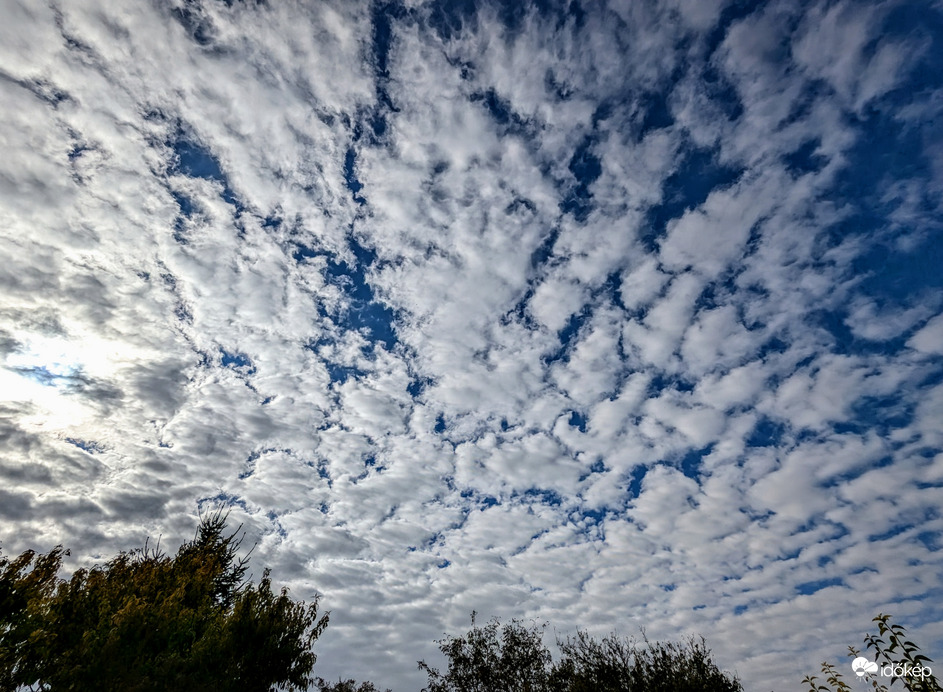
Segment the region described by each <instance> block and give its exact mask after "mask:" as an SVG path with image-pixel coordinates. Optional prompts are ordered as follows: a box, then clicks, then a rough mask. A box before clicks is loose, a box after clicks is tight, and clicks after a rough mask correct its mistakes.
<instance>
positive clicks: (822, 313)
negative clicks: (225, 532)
mask: <svg viewBox="0 0 943 692" xmlns="http://www.w3.org/2000/svg"><path fill="white" fill-rule="evenodd" d="M3 16H4V20H3V21H2V22H0V56H2V57H0V94H2V97H0V103H2V104H3V105H2V106H0V128H2V130H0V132H2V141H3V142H4V156H3V158H2V161H0V213H2V221H3V222H2V224H0V257H2V262H0V286H2V290H0V392H2V400H0V443H2V446H0V478H2V482H0V516H2V518H3V527H4V529H3V535H2V536H0V539H2V546H3V550H4V551H5V552H6V553H8V554H9V553H15V552H17V551H20V550H23V549H26V548H28V547H29V548H39V549H48V548H51V547H52V546H54V545H55V544H57V543H63V544H65V545H67V546H69V547H71V548H72V549H73V554H72V560H73V565H78V564H90V563H93V562H94V561H95V560H99V559H102V558H103V557H107V556H109V555H111V554H113V553H114V552H115V551H116V550H117V549H119V548H131V547H135V546H140V545H142V544H143V541H144V539H145V537H147V536H152V537H154V536H157V535H163V537H164V538H163V539H162V541H163V542H164V544H166V545H172V544H174V543H175V542H179V541H180V540H183V539H184V538H185V537H187V536H188V535H189V534H190V533H191V532H192V528H193V525H194V522H195V521H196V516H197V514H198V512H199V511H200V510H206V509H208V508H210V507H213V506H217V505H220V504H224V505H227V506H229V507H231V508H232V517H233V520H234V521H235V522H244V525H245V527H246V529H247V531H248V533H249V540H250V542H257V543H258V545H257V548H256V550H255V552H254V557H253V560H254V563H253V564H255V565H256V566H257V568H258V569H261V566H262V565H264V564H267V565H270V566H271V567H272V568H273V569H274V574H275V576H276V578H278V579H280V580H281V581H282V582H283V583H285V584H288V585H289V586H290V587H291V589H292V593H294V594H295V595H297V596H299V597H310V596H312V595H313V594H315V593H321V594H322V596H323V604H324V606H325V607H327V608H328V609H330V610H331V611H332V616H331V626H330V627H329V629H328V630H327V633H326V634H325V636H324V637H323V638H322V640H321V642H320V644H319V651H320V654H321V658H320V660H319V663H318V668H319V669H320V671H321V674H323V675H325V676H328V677H333V676H337V675H343V676H345V677H347V676H351V677H357V678H359V679H373V680H375V681H376V682H378V683H382V684H384V685H389V686H391V687H394V689H395V690H396V691H397V692H399V691H400V690H407V689H418V687H419V686H420V685H421V682H422V678H421V676H420V675H419V673H418V671H417V670H416V669H415V661H416V660H417V659H418V658H427V659H429V660H430V661H432V660H435V645H434V643H433V640H434V639H436V638H438V637H440V636H441V635H442V633H443V632H458V631H460V630H461V629H463V628H464V627H466V626H467V624H468V615H469V613H470V612H471V611H472V610H477V611H478V612H479V613H480V614H481V615H482V616H483V617H489V616H491V615H496V616H500V617H502V618H509V617H523V618H533V619H536V620H538V621H541V622H549V623H551V624H552V626H553V627H554V628H555V629H556V632H557V633H559V634H567V633H571V632H573V631H574V629H575V628H576V627H584V628H587V629H589V630H590V632H591V633H593V634H597V635H600V634H605V633H607V632H609V631H611V630H612V629H617V630H619V631H621V632H623V633H625V634H628V635H631V634H636V633H637V632H638V628H639V627H644V628H645V629H646V632H647V633H648V635H649V636H650V637H652V638H679V637H682V636H684V635H687V634H691V633H699V634H703V635H704V636H705V637H706V638H707V639H708V642H709V643H710V645H711V646H712V647H713V649H714V652H715V655H716V657H717V659H718V661H719V662H720V663H721V664H722V665H723V666H724V667H726V668H728V669H731V670H736V671H737V673H738V674H739V675H740V676H741V677H742V679H743V680H744V682H745V683H746V685H747V686H748V687H750V688H755V689H761V688H762V689H795V688H796V687H797V686H798V685H799V682H800V680H801V678H802V677H803V676H804V675H805V674H807V673H810V672H813V671H814V670H815V669H816V667H817V665H818V663H819V662H821V661H822V660H824V659H830V660H832V661H836V662H841V663H842V664H844V663H845V661H844V655H845V652H846V646H847V645H848V644H855V643H859V642H860V640H861V638H862V636H863V634H864V632H865V631H866V630H867V629H868V628H869V626H870V618H871V617H872V616H873V615H875V614H877V613H878V612H880V611H886V612H891V613H893V614H894V615H895V616H896V618H897V620H898V621H900V622H902V623H904V624H905V625H907V626H908V627H909V628H910V629H911V630H912V631H913V632H914V634H915V637H916V638H917V640H918V641H920V642H923V643H924V645H925V646H926V647H927V648H929V649H930V654H931V656H933V651H934V650H936V652H937V655H936V656H935V657H937V658H938V657H939V648H940V646H941V644H943V624H941V622H943V610H941V603H943V599H941V596H943V588H941V586H943V583H941V578H943V577H941V575H943V570H941V552H940V549H941V546H943V536H941V531H943V516H941V507H943V491H941V488H943V430H941V421H943V290H941V289H943V272H941V271H940V267H941V266H943V236H941V219H943V216H941V204H943V119H941V110H943V5H941V3H940V2H936V1H931V0H925V1H919V2H914V1H913V0H899V1H897V0H889V1H886V2H854V1H847V0H846V1H834V2H824V1H819V2H798V1H794V0H788V1H787V0H783V1H778V2H777V1H772V2H764V3H756V2H742V1H728V0H662V1H660V2H655V1H648V0H646V1H641V0H637V1H632V2H629V1H628V0H624V1H621V2H620V1H616V0H612V1H611V2H592V3H589V2H586V3H580V2H577V1H575V0H574V1H572V2H555V1H553V0H541V1H539V2H534V3H532V4H522V3H514V2H508V3H499V2H473V1H472V0H468V1H466V2H433V1H429V2H424V1H422V0H404V1H403V2H385V3H384V2H375V3H358V2H340V1H338V2H326V1H325V2H278V3H266V2H217V1H215V0H205V1H203V2H200V1H198V0H192V1H183V0H174V1H173V2H167V3H164V2H161V3H156V2H155V3H141V2H116V3H108V4H107V9H103V7H102V5H101V4H100V3H91V2H88V3H86V2H78V1H77V2H69V3H67V4H63V5H59V4H55V3H53V4H51V5H42V4H40V3H35V2H18V1H16V0H10V1H9V2H6V3H4V5H3ZM934 647H935V648H934Z"/></svg>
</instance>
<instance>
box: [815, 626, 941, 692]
mask: <svg viewBox="0 0 943 692" xmlns="http://www.w3.org/2000/svg"><path fill="white" fill-rule="evenodd" d="M872 622H876V623H877V624H878V633H877V634H876V635H874V634H868V635H865V638H864V642H865V644H866V645H867V647H866V650H865V651H864V652H861V651H859V650H858V649H856V648H855V647H853V646H849V647H848V656H849V658H852V659H854V658H858V657H859V656H864V657H865V658H870V659H871V660H873V661H874V662H875V663H877V665H878V668H879V669H884V668H886V667H887V666H890V669H891V671H892V672H893V670H894V669H898V670H909V671H913V670H914V669H917V670H919V671H920V675H913V674H910V675H902V676H900V677H895V676H891V677H884V676H877V675H869V676H866V679H867V681H868V682H869V683H870V684H871V687H872V688H873V689H874V690H876V692H888V690H889V687H888V685H893V684H894V683H895V682H897V681H898V680H900V681H901V682H902V683H903V686H904V689H905V690H908V692H943V687H941V686H940V683H939V681H938V680H937V678H936V676H934V675H933V674H932V673H927V672H926V670H927V664H928V663H931V662H932V659H930V658H928V657H927V656H925V655H923V654H921V653H919V651H920V648H919V647H918V646H917V645H916V644H914V643H913V642H912V641H910V640H908V639H906V630H905V629H904V627H903V626H902V625H898V624H891V616H890V615H886V614H884V613H880V614H878V615H877V616H876V617H874V618H872ZM868 650H872V652H871V653H869V651H868ZM821 670H822V673H823V675H825V679H824V681H823V680H820V679H819V678H818V677H816V676H814V675H807V676H806V677H805V678H803V680H802V683H803V684H804V685H807V686H808V689H809V690H810V692H833V691H835V692H851V686H850V685H848V683H847V682H845V680H844V678H843V677H842V675H841V673H839V672H838V671H836V670H835V667H834V666H833V665H831V664H830V663H827V662H826V663H823V664H822V668H821ZM885 681H887V684H885ZM823 682H824V684H823Z"/></svg>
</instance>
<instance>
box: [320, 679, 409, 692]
mask: <svg viewBox="0 0 943 692" xmlns="http://www.w3.org/2000/svg"><path fill="white" fill-rule="evenodd" d="M316 684H317V688H318V692H380V688H379V687H377V686H376V685H374V684H373V683H372V682H362V683H360V685H358V684H357V681H356V680H354V679H353V678H351V679H348V680H338V681H337V682H328V681H327V680H325V679H324V678H318V679H317V681H316ZM386 692H392V690H390V689H387V690H386Z"/></svg>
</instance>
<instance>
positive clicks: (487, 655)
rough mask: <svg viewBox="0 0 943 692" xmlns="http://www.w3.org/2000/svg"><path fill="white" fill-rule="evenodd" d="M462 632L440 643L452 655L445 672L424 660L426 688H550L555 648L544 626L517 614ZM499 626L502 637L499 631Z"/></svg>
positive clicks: (465, 691) (531, 691)
mask: <svg viewBox="0 0 943 692" xmlns="http://www.w3.org/2000/svg"><path fill="white" fill-rule="evenodd" d="M475 616H476V613H474V612H473V613H472V614H471V623H472V627H471V629H470V630H469V631H468V632H467V633H466V634H465V635H463V636H461V637H451V636H446V637H445V639H440V640H439V641H438V642H437V643H438V644H439V649H440V650H441V651H442V653H443V654H445V657H446V658H447V659H448V662H449V668H448V671H446V672H445V673H444V674H443V673H440V672H439V671H438V670H436V669H435V668H433V667H432V666H430V665H428V664H427V663H426V662H425V661H420V662H419V668H420V670H424V671H425V672H426V675H427V676H428V686H427V687H426V688H424V691H425V692H537V691H538V690H544V689H546V685H547V678H548V675H549V666H550V652H549V651H548V650H547V648H546V647H545V646H544V644H543V640H542V628H537V627H536V626H533V627H530V628H528V627H525V626H524V625H522V624H521V622H520V621H518V620H512V621H511V622H510V623H509V624H507V625H505V626H504V627H500V623H499V621H498V619H497V618H493V619H492V620H491V621H490V622H488V624H486V625H485V626H484V627H478V626H476V625H475ZM499 627H500V632H501V634H500V637H499V636H498V631H499Z"/></svg>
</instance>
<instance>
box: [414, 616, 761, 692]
mask: <svg viewBox="0 0 943 692" xmlns="http://www.w3.org/2000/svg"><path fill="white" fill-rule="evenodd" d="M438 643H439V649H440V650H441V651H442V653H443V654H444V655H445V658H446V660H447V662H448V669H447V670H446V671H445V672H444V673H441V672H439V671H438V670H437V669H435V668H433V667H432V666H430V665H429V664H427V663H426V662H425V661H420V662H419V667H420V669H422V670H424V671H425V672H426V675H427V676H428V682H427V686H426V688H425V692H662V691H664V692H669V691H670V692H742V689H743V688H742V686H741V685H740V681H739V680H738V679H737V678H735V677H733V676H731V675H729V674H727V673H725V672H723V671H721V670H720V669H719V668H718V667H717V665H716V664H715V663H714V662H713V661H712V660H711V658H710V650H708V649H707V647H706V645H705V643H704V640H703V639H693V638H692V639H690V640H688V641H686V642H684V643H682V644H677V643H662V642H650V641H648V640H647V639H644V638H643V640H642V642H636V641H634V640H630V639H623V638H620V637H617V636H615V635H610V636H608V637H605V638H603V639H602V640H597V639H594V638H593V637H590V636H589V635H588V634H587V633H586V632H578V633H577V635H576V636H575V637H572V638H568V639H566V640H565V641H561V642H558V645H559V648H560V652H561V656H560V658H559V660H558V661H556V662H554V661H553V659H552V657H551V654H550V651H549V650H548V649H547V648H546V647H545V646H544V644H543V628H542V627H538V626H536V625H533V626H531V627H526V626H524V625H523V624H521V622H520V621H518V620H512V621H511V622H510V623H509V624H507V625H504V626H503V627H501V626H500V623H499V622H498V620H497V619H493V620H491V621H490V622H489V623H488V624H486V625H484V626H483V627H478V626H476V625H475V614H474V613H472V627H471V629H470V630H469V631H468V632H467V633H465V634H464V635H462V636H460V637H451V636H447V637H446V638H445V639H442V640H440V641H439V642H438Z"/></svg>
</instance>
